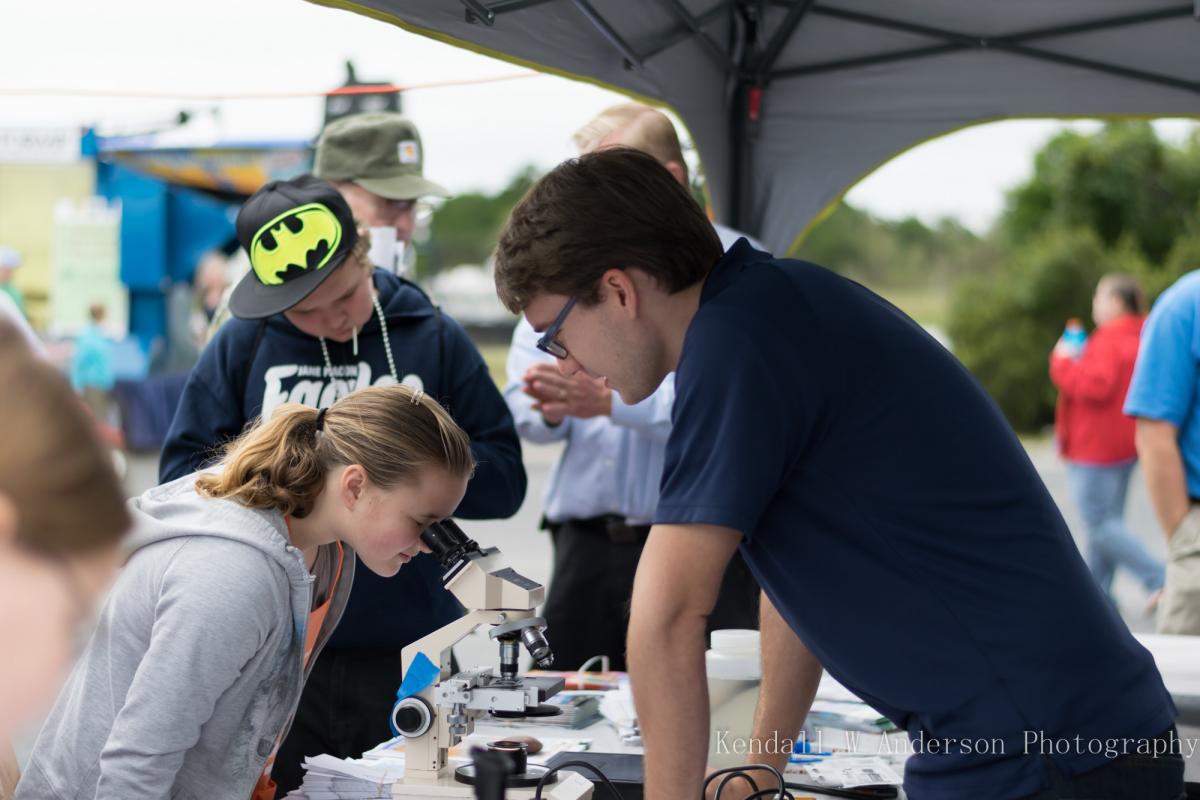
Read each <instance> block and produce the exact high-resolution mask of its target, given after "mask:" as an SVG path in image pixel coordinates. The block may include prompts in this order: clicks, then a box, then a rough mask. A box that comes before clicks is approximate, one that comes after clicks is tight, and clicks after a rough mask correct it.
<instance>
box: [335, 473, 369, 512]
mask: <svg viewBox="0 0 1200 800" xmlns="http://www.w3.org/2000/svg"><path fill="white" fill-rule="evenodd" d="M366 486H367V471H366V470H365V469H363V468H362V465H361V464H351V465H350V466H348V467H346V468H345V469H343V470H342V477H341V478H340V480H339V481H338V490H339V493H340V494H341V497H342V504H343V505H345V506H346V508H347V509H349V510H351V511H353V510H354V507H355V506H356V505H357V504H358V501H359V500H360V499H362V496H363V490H364V489H366Z"/></svg>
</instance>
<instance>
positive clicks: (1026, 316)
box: [947, 227, 1119, 430]
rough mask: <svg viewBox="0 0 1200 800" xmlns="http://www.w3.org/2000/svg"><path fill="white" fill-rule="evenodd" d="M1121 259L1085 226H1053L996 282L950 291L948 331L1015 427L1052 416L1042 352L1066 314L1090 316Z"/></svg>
mask: <svg viewBox="0 0 1200 800" xmlns="http://www.w3.org/2000/svg"><path fill="white" fill-rule="evenodd" d="M1118 262H1119V259H1117V258H1115V256H1114V254H1113V253H1111V252H1110V251H1108V250H1107V249H1106V248H1105V247H1104V244H1103V242H1102V241H1101V240H1100V237H1099V236H1098V235H1097V234H1096V233H1095V232H1094V231H1092V230H1090V229H1088V228H1083V227H1079V228H1073V229H1052V230H1049V231H1047V232H1046V233H1044V234H1042V235H1041V236H1040V237H1039V238H1038V239H1036V240H1034V241H1031V242H1028V243H1027V244H1026V246H1024V247H1022V248H1021V249H1020V250H1019V251H1018V252H1017V253H1014V254H1013V257H1012V258H1011V259H1010V260H1009V261H1007V262H1006V264H1005V270H1004V272H1003V279H1002V280H999V281H997V280H995V279H985V278H970V279H967V280H964V281H963V282H962V283H961V284H960V285H959V286H958V287H957V290H956V291H955V296H954V302H953V304H952V305H951V309H950V319H949V325H948V327H947V333H948V334H949V337H950V341H951V342H953V343H954V349H955V351H956V353H957V355H958V357H959V358H961V359H962V361H963V362H964V363H965V364H966V365H967V366H968V367H970V368H971V370H972V371H973V372H974V373H975V374H976V375H977V376H978V377H979V378H980V380H981V381H982V383H983V385H984V387H985V388H986V389H987V390H988V391H989V392H990V393H991V395H992V397H993V398H995V400H996V402H998V403H999V404H1000V407H1001V408H1002V409H1004V412H1005V414H1006V415H1007V416H1008V419H1009V422H1011V423H1012V425H1013V427H1015V428H1017V429H1018V430H1034V429H1036V428H1038V427H1040V426H1041V425H1044V424H1045V423H1046V422H1048V421H1050V420H1052V419H1053V417H1052V414H1053V403H1054V389H1053V387H1052V385H1051V384H1050V380H1049V378H1048V376H1047V374H1046V371H1047V356H1048V354H1049V352H1050V350H1051V348H1053V347H1054V343H1055V341H1057V339H1058V337H1059V335H1060V334H1061V333H1062V329H1063V323H1064V322H1065V320H1066V319H1067V318H1068V317H1073V316H1074V317H1079V318H1080V319H1083V320H1087V319H1089V318H1090V316H1091V299H1092V291H1093V289H1094V288H1095V285H1096V282H1097V281H1098V280H1099V279H1100V277H1101V276H1102V275H1104V274H1105V273H1106V272H1109V271H1114V270H1116V269H1117V266H1118Z"/></svg>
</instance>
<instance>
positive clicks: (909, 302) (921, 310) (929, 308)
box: [875, 287, 950, 330]
mask: <svg viewBox="0 0 1200 800" xmlns="http://www.w3.org/2000/svg"><path fill="white" fill-rule="evenodd" d="M875 291H876V292H877V293H878V294H880V295H882V296H883V297H886V298H887V299H888V300H889V301H891V302H892V303H894V304H895V305H896V307H897V308H899V309H900V310H901V311H903V312H904V313H905V314H908V315H909V316H910V317H912V318H913V319H915V320H916V321H917V322H919V323H920V324H921V325H925V326H933V327H936V328H941V329H943V330H944V329H945V327H946V320H947V319H948V317H949V311H950V293H949V292H948V291H946V290H944V289H940V288H931V287H914V288H904V289H875Z"/></svg>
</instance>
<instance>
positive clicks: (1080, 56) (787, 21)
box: [313, 0, 1200, 252]
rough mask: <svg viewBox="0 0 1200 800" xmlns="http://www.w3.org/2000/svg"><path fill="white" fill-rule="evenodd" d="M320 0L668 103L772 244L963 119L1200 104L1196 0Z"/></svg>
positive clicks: (728, 218) (721, 210)
mask: <svg viewBox="0 0 1200 800" xmlns="http://www.w3.org/2000/svg"><path fill="white" fill-rule="evenodd" d="M313 1H314V2H318V3H321V4H324V5H330V6H335V7H338V8H346V9H350V10H353V11H357V12H359V13H362V14H366V15H369V16H372V17H376V18H378V19H382V20H386V21H390V22H393V23H395V24H398V25H400V26H402V27H404V28H406V29H409V30H412V31H415V32H417V33H421V34H424V35H427V36H431V37H433V38H437V39H440V40H443V41H448V42H450V43H453V44H456V45H459V46H463V47H467V48H470V49H474V50H479V51H481V52H486V53H488V54H491V55H495V56H498V57H500V58H505V59H507V60H510V61H515V62H518V63H524V64H528V65H530V66H534V67H536V68H539V69H543V70H548V71H551V72H556V73H559V74H565V75H568V76H572V77H578V78H583V79H586V80H592V81H595V82H599V83H602V84H605V85H608V86H611V87H614V88H616V89H618V90H621V91H625V92H628V93H632V94H634V95H638V96H641V97H643V98H645V99H648V100H651V101H656V102H661V103H664V104H666V105H668V106H670V107H671V108H673V109H674V110H675V111H676V112H677V113H678V114H679V116H680V117H681V119H682V120H683V121H684V123H685V124H686V125H687V127H688V129H689V131H690V132H691V135H692V138H693V140H694V141H695V143H696V147H697V149H698V150H699V153H700V157H701V160H702V162H703V165H704V169H705V174H706V177H707V180H708V184H709V189H710V192H711V195H712V198H713V204H714V207H715V211H716V214H717V217H718V219H719V220H721V221H724V222H727V223H728V224H731V225H734V226H736V227H739V228H742V229H744V230H747V231H749V232H750V233H753V234H756V235H758V236H759V237H760V238H761V239H762V240H763V241H765V242H766V243H767V245H768V246H769V247H771V248H772V249H773V250H775V251H776V252H783V251H785V250H786V249H787V248H788V247H789V246H790V245H791V244H792V243H793V241H794V240H795V238H796V237H797V236H798V235H799V234H800V233H801V231H802V230H804V228H805V227H806V226H807V225H808V224H809V223H811V222H812V221H813V220H814V219H815V218H817V217H818V215H819V214H820V213H821V211H822V209H825V208H826V207H829V206H831V205H832V203H833V202H834V201H836V199H837V198H839V197H840V196H841V195H842V194H843V193H844V192H845V190H846V189H847V188H849V187H850V186H851V185H852V184H853V183H854V182H856V181H857V180H858V179H860V178H861V177H863V176H864V175H866V174H867V173H869V172H870V171H872V170H873V169H875V168H876V167H877V166H879V165H880V164H882V163H884V162H885V161H887V160H888V159H890V158H892V157H893V156H895V155H897V154H898V153H900V152H902V151H904V150H906V149H908V148H909V147H912V146H913V145H915V144H918V143H920V142H923V141H925V140H927V139H930V138H932V137H935V136H938V135H940V134H944V133H947V132H950V131H953V130H956V129H958V128H961V127H964V126H968V125H972V124H976V123H980V122H985V121H991V120H996V119H1003V118H1012V117H1092V116H1109V115H1119V116H1135V115H1137V116H1187V115H1200V19H1198V17H1200V0H1183V1H1182V2H1181V0H1053V2H1046V0H1004V2H996V1H995V0H974V1H973V2H968V0H921V1H920V2H909V3H896V2H889V1H888V0H313ZM581 123H582V121H581ZM481 135H482V134H481ZM987 157H988V154H987V153H980V154H979V158H981V159H985V158H987ZM966 167H968V165H964V168H966Z"/></svg>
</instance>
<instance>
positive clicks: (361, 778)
mask: <svg viewBox="0 0 1200 800" xmlns="http://www.w3.org/2000/svg"><path fill="white" fill-rule="evenodd" d="M500 738H503V737H500V736H496V735H495V734H491V735H486V734H479V733H476V734H472V735H471V736H468V737H467V738H466V739H464V740H463V741H462V742H461V743H460V744H458V745H455V746H454V747H452V748H450V752H449V760H450V764H451V765H452V766H454V765H461V764H466V763H467V762H468V761H470V760H471V756H470V753H471V748H472V747H486V746H487V744H488V742H494V741H496V740H497V739H500ZM538 738H539V741H541V743H542V751H541V752H540V753H538V754H536V755H531V756H530V757H529V763H531V764H542V763H545V762H546V761H547V760H549V759H550V758H552V757H553V756H555V755H556V754H558V753H565V752H583V751H585V750H587V749H588V748H589V747H590V746H591V743H592V740H591V739H572V738H559V737H538ZM304 770H305V773H304V783H303V784H302V785H301V786H300V788H299V789H296V790H295V791H293V792H289V793H288V795H287V796H288V798H290V800H379V798H391V796H392V784H393V783H395V782H396V781H399V780H401V779H403V778H404V737H403V736H397V737H396V738H395V739H390V740H388V741H386V742H384V743H383V744H381V745H378V746H377V747H375V748H374V749H372V750H368V751H367V752H365V753H363V756H362V758H335V757H334V756H329V755H320V756H310V757H308V758H305V759H304Z"/></svg>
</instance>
